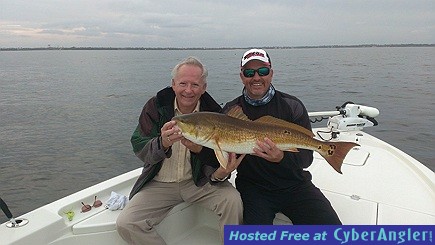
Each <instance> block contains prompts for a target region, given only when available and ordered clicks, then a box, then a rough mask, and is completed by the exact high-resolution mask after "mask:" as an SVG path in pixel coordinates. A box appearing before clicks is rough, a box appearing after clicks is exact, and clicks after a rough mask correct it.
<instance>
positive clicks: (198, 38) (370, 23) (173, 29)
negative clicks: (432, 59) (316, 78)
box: [0, 0, 435, 47]
mask: <svg viewBox="0 0 435 245" xmlns="http://www.w3.org/2000/svg"><path fill="white" fill-rule="evenodd" d="M0 5H1V6H2V10H0V11H1V19H0V47H14V46H17V44H18V45H19V46H30V47H33V46H46V45H47V42H49V43H51V45H57V46H82V45H83V46H123V47H125V46H134V47H137V46H141V47H142V46H143V47H162V46H164V47H224V46H225V47H240V46H241V47H245V46H258V45H261V46H300V45H329V44H364V43H378V44H385V43H435V42H434V41H435V14H434V13H435V1H429V0H422V1H418V0H417V1H405V0H378V1H373V0H368V1H363V0H352V1H347V0H328V1H327V0H325V1H314V0H304V1H302V0H296V1H295V0H292V1H287V0H272V1H256V0H251V1H249V0H238V1H230V0H216V1H200V0H186V1H175V0H171V1H156V0H155V1H151V0H148V1H144V0H141V1H138V0H136V1H116V0H99V1H84V0H75V1H67V0H58V1H51V0H43V1H41V0H36V1H23V0H16V1H6V0H0Z"/></svg>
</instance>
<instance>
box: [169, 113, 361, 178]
mask: <svg viewBox="0 0 435 245" xmlns="http://www.w3.org/2000/svg"><path fill="white" fill-rule="evenodd" d="M172 120H174V121H176V122H177V126H178V127H179V128H180V130H181V132H182V135H183V136H184V137H185V138H186V139H188V140H190V141H192V142H194V143H196V144H199V145H202V146H205V147H208V148H211V149H213V150H214V151H215V153H216V157H217V159H218V161H219V163H220V164H221V166H222V167H224V168H226V166H227V163H228V152H234V153H237V154H252V153H254V151H253V149H254V147H256V145H257V140H261V141H262V140H264V138H265V137H268V138H269V139H271V140H272V141H273V142H274V143H275V144H276V146H277V147H278V148H279V149H280V150H282V151H291V152H298V150H297V149H298V148H299V149H308V150H313V151H317V152H318V153H319V154H320V155H322V156H323V157H324V158H325V159H326V161H327V162H328V163H329V164H330V165H331V166H332V167H333V168H334V169H335V170H336V171H337V172H339V173H341V165H342V164H343V160H344V158H345V157H346V155H347V153H348V152H349V151H350V149H352V148H353V147H355V146H359V145H358V144H356V143H353V142H325V141H320V140H317V139H315V138H313V137H314V134H313V132H311V131H309V130H307V129H306V128H303V127H301V126H299V125H296V124H293V123H290V122H287V121H284V120H281V119H278V118H275V117H272V116H264V117H261V118H259V119H257V120H255V121H251V120H249V119H248V117H247V116H246V115H245V114H243V111H242V109H241V108H240V107H234V108H233V109H232V110H230V111H229V112H228V113H227V114H226V115H225V114H219V113H214V112H196V113H191V114H184V115H180V116H176V117H174V118H173V119H172Z"/></svg>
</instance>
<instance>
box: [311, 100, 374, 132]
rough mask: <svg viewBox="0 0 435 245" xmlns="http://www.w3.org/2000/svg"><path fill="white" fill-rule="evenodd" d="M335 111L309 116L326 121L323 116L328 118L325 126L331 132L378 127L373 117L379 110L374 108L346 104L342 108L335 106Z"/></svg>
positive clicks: (314, 113)
mask: <svg viewBox="0 0 435 245" xmlns="http://www.w3.org/2000/svg"><path fill="white" fill-rule="evenodd" d="M336 109H337V110H336V111H326V112H312V113H309V116H310V117H319V116H320V117H322V119H326V118H323V116H329V119H328V124H327V126H328V128H329V129H331V131H333V132H334V131H335V132H337V131H353V130H362V129H363V128H365V127H372V126H376V125H378V122H377V121H376V120H375V117H377V116H378V115H379V110H378V109H376V108H374V107H369V106H363V105H357V104H354V103H353V102H346V103H344V104H343V105H342V106H337V107H336ZM317 121H319V120H317Z"/></svg>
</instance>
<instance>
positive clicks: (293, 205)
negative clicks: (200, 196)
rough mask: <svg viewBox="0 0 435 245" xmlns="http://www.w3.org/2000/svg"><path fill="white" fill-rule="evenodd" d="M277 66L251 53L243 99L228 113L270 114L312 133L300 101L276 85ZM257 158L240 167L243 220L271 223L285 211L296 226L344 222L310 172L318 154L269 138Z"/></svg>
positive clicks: (243, 74) (244, 63)
mask: <svg viewBox="0 0 435 245" xmlns="http://www.w3.org/2000/svg"><path fill="white" fill-rule="evenodd" d="M272 77H273V70H272V63H271V61H270V57H269V55H268V54H267V52H266V51H264V50H262V49H251V50H248V51H246V52H245V53H244V54H243V56H242V60H241V70H240V78H241V80H242V82H243V85H244V88H243V92H242V95H240V96H239V97H237V98H235V99H234V100H232V101H230V102H228V103H227V104H226V105H225V106H224V108H223V111H224V112H227V111H229V110H230V109H231V108H232V107H234V106H240V107H241V108H242V109H243V112H244V113H245V114H246V115H247V116H248V118H249V119H251V120H256V119H258V118H260V117H262V116H266V115H270V116H273V117H276V118H280V119H282V120H285V121H288V122H291V123H295V124H298V125H300V126H302V127H304V128H306V129H308V130H310V131H311V124H310V121H309V117H308V112H307V110H306V108H305V106H304V104H303V103H302V102H301V101H300V100H299V99H298V98H296V97H294V96H292V95H289V94H286V93H283V92H281V91H278V90H276V89H275V88H274V87H273V85H272ZM254 152H255V153H254V154H252V155H246V156H245V158H244V159H243V160H242V162H241V163H240V165H239V166H238V168H237V178H236V187H237V190H238V191H239V192H240V194H241V197H242V201H243V222H244V224H248V225H254V224H255V225H260V224H262V225H271V224H273V219H274V218H275V214H276V213H278V212H282V213H283V214H284V215H286V216H287V217H289V218H290V220H291V221H292V223H293V224H335V225H337V224H341V221H340V219H339V218H338V215H337V214H336V212H335V211H334V209H333V208H332V206H331V204H330V202H329V201H328V199H326V197H325V196H324V195H323V193H322V192H321V191H320V190H319V189H318V188H317V187H316V186H314V184H313V183H312V182H311V174H310V172H308V171H306V170H305V168H307V167H308V166H310V165H311V163H312V161H313V152H312V151H310V150H304V149H299V152H287V151H286V152H283V151H281V150H280V149H278V148H277V147H276V145H275V143H274V142H272V141H271V140H270V139H268V138H266V139H265V140H264V141H259V142H257V147H256V148H255V149H254Z"/></svg>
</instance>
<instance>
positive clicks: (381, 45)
mask: <svg viewBox="0 0 435 245" xmlns="http://www.w3.org/2000/svg"><path fill="white" fill-rule="evenodd" d="M432 46H435V44H429V43H422V44H416V43H404V44H351V45H343V44H332V45H303V46H261V47H253V46H250V47H219V48H218V47H111V46H106V47H103V46H70V47H65V46H51V45H48V46H47V47H1V48H0V50H1V51H8V50H59V49H63V50H91V49H93V50H219V49H250V48H262V49H298V48H358V47H432Z"/></svg>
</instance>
